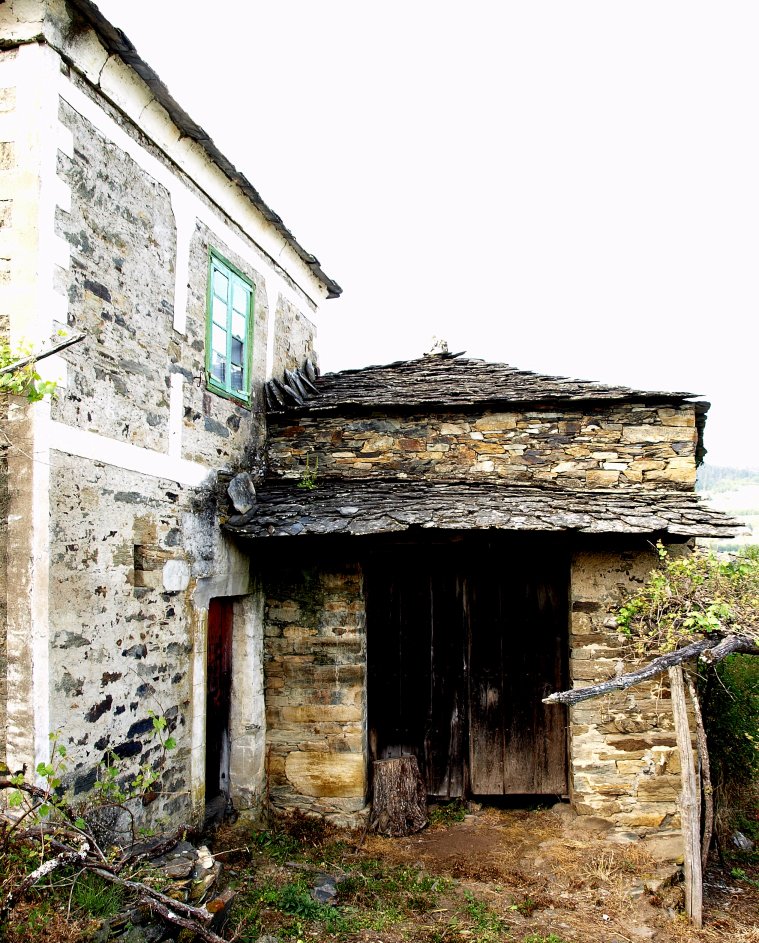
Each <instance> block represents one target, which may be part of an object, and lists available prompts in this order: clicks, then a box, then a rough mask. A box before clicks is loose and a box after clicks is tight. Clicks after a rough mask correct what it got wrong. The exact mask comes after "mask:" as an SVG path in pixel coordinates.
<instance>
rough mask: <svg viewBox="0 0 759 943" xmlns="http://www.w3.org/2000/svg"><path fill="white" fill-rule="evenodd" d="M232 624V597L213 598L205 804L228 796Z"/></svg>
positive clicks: (211, 605) (208, 663) (208, 674)
mask: <svg viewBox="0 0 759 943" xmlns="http://www.w3.org/2000/svg"><path fill="white" fill-rule="evenodd" d="M233 624H234V620H233V601H232V599H230V598H216V599H212V600H211V601H210V604H209V607H208V636H207V639H208V641H207V656H206V657H207V663H206V686H207V687H206V806H208V805H209V804H212V803H214V804H219V805H224V806H225V805H226V802H227V799H228V797H229V715H230V707H231V701H232V627H233Z"/></svg>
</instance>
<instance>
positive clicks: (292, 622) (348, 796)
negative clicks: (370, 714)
mask: <svg viewBox="0 0 759 943" xmlns="http://www.w3.org/2000/svg"><path fill="white" fill-rule="evenodd" d="M265 593H266V608H265V629H264V634H265V640H264V658H265V667H264V679H265V692H266V727H267V732H266V742H267V750H268V766H269V797H270V800H271V803H272V805H273V806H274V807H275V808H278V809H280V810H284V811H287V810H289V809H292V808H298V809H303V810H306V811H309V812H316V813H318V814H320V815H323V816H325V817H326V818H327V819H328V820H330V821H332V822H335V823H336V824H340V825H355V824H357V822H358V818H357V814H358V813H361V811H362V810H363V809H364V808H365V802H366V790H367V744H366V683H365V679H366V612H365V605H364V597H363V587H362V577H361V573H360V571H359V569H358V568H356V567H353V566H349V565H344V566H343V565H340V566H337V565H329V564H327V565H325V566H324V568H323V569H317V568H316V567H315V568H313V569H311V570H283V571H278V572H270V573H268V574H267V576H266V578H265Z"/></svg>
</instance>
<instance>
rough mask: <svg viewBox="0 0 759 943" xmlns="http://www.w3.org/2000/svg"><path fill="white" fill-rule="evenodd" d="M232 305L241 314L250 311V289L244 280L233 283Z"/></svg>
mask: <svg viewBox="0 0 759 943" xmlns="http://www.w3.org/2000/svg"><path fill="white" fill-rule="evenodd" d="M232 307H233V308H234V309H235V311H239V312H240V314H247V313H248V289H247V288H246V287H245V285H243V283H242V282H233V283H232Z"/></svg>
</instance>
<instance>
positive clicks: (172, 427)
mask: <svg viewBox="0 0 759 943" xmlns="http://www.w3.org/2000/svg"><path fill="white" fill-rule="evenodd" d="M183 412H184V377H183V376H182V374H181V373H172V374H171V388H170V390H169V455H170V456H171V458H180V459H181V457H182V418H183V415H182V414H183Z"/></svg>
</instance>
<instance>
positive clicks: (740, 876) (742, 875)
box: [730, 868, 759, 888]
mask: <svg viewBox="0 0 759 943" xmlns="http://www.w3.org/2000/svg"><path fill="white" fill-rule="evenodd" d="M730 875H731V876H732V877H734V878H735V879H736V880H738V881H745V882H746V884H750V885H751V887H757V888H759V881H756V880H754V878H752V877H749V875H748V874H746V872H745V871H744V870H743V868H731V870H730Z"/></svg>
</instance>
